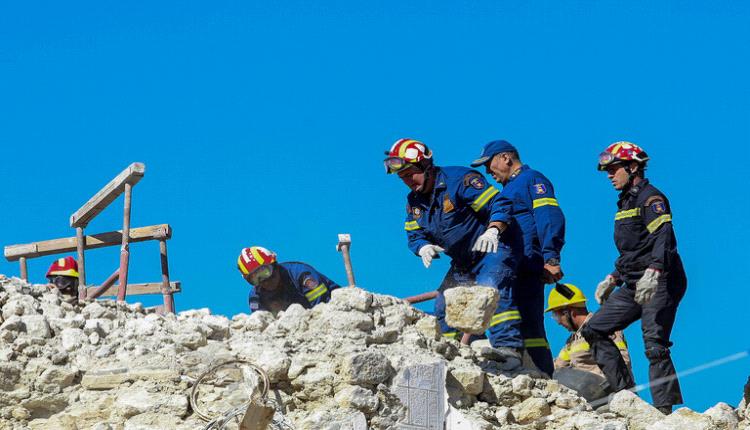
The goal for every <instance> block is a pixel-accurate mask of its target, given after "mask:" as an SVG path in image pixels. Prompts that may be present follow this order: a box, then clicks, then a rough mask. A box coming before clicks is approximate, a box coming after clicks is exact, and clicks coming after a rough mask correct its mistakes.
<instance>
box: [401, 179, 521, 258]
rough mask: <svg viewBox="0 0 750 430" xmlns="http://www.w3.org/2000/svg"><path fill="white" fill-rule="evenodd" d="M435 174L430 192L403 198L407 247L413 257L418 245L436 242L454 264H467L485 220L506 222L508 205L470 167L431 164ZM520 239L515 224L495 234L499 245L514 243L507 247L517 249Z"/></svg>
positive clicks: (410, 194) (472, 256)
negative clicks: (433, 165) (404, 202)
mask: <svg viewBox="0 0 750 430" xmlns="http://www.w3.org/2000/svg"><path fill="white" fill-rule="evenodd" d="M435 176H436V177H435V186H434V187H433V190H432V193H430V194H422V193H417V192H414V191H412V192H410V193H409V195H408V196H407V206H406V224H405V226H404V229H405V230H406V236H407V240H408V246H409V249H410V250H411V251H412V252H413V253H414V254H415V255H417V256H418V255H419V249H420V248H422V247H423V246H425V245H429V244H433V245H438V246H441V247H442V248H444V249H445V253H446V254H447V255H448V256H450V257H451V259H452V260H453V264H454V265H456V266H458V267H461V268H467V267H470V266H471V265H473V264H474V263H475V262H476V261H477V259H478V258H479V256H478V255H477V254H481V253H473V252H472V251H471V248H472V246H473V245H474V243H475V242H476V240H477V238H478V237H479V236H480V235H481V234H482V233H484V232H485V230H486V228H487V226H488V225H489V223H490V222H493V221H501V222H504V223H506V224H509V225H511V224H512V222H511V221H512V217H511V209H512V203H511V201H510V200H509V199H507V198H506V197H503V196H501V194H500V190H498V189H497V188H495V187H493V186H491V185H489V184H488V183H487V180H486V179H485V178H484V176H482V174H481V173H479V172H477V171H476V170H472V169H468V168H466V167H457V166H450V167H435ZM513 231H516V233H513ZM520 240H521V238H520V232H519V231H518V230H517V227H515V228H510V227H509V228H508V229H506V231H505V232H503V234H502V235H500V242H501V244H502V243H506V244H507V245H511V243H512V242H515V243H513V245H515V246H516V247H520V245H521V244H520ZM482 255H483V254H482Z"/></svg>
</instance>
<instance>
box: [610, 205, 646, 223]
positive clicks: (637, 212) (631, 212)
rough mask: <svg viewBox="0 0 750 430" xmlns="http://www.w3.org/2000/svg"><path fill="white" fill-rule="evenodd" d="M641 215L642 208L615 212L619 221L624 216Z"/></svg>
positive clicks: (616, 219)
mask: <svg viewBox="0 0 750 430" xmlns="http://www.w3.org/2000/svg"><path fill="white" fill-rule="evenodd" d="M640 215H641V208H635V209H628V210H626V211H620V212H617V213H616V214H615V221H619V220H621V219H624V218H633V217H636V216H640Z"/></svg>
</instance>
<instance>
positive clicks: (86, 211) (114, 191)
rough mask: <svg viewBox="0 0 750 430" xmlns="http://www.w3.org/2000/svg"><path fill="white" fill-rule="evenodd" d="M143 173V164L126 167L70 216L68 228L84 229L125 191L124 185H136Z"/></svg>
mask: <svg viewBox="0 0 750 430" xmlns="http://www.w3.org/2000/svg"><path fill="white" fill-rule="evenodd" d="M145 173H146V165H145V164H143V163H133V164H131V165H130V166H128V167H127V168H126V169H125V170H123V171H122V172H120V174H119V175H117V176H116V177H115V178H114V179H112V180H111V181H110V182H109V183H108V184H107V185H105V186H104V188H102V189H101V190H99V192H98V193H96V194H94V197H92V198H91V199H90V200H89V201H88V202H86V204H84V205H83V206H81V208H80V209H78V210H77V211H75V213H74V214H73V215H71V216H70V226H71V227H86V225H87V224H88V223H89V222H90V221H91V220H92V219H94V217H95V216H97V215H99V213H101V211H103V210H104V209H105V208H106V207H107V206H109V204H110V203H112V202H113V201H115V199H116V198H117V197H118V196H119V195H120V194H122V193H123V192H124V191H125V184H130V185H135V184H137V183H138V181H140V180H141V178H143V175H144V174H145Z"/></svg>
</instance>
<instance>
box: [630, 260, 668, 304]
mask: <svg viewBox="0 0 750 430" xmlns="http://www.w3.org/2000/svg"><path fill="white" fill-rule="evenodd" d="M660 274H661V272H660V271H658V270H656V269H646V271H645V272H643V276H641V279H639V280H638V282H636V283H635V298H634V299H635V302H636V303H638V304H639V305H645V304H646V303H648V302H650V301H651V299H652V298H654V294H656V288H657V287H658V286H659V275H660Z"/></svg>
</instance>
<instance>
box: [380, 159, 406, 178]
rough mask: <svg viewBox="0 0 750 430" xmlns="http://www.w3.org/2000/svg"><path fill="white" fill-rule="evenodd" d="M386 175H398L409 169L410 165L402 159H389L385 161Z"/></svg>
mask: <svg viewBox="0 0 750 430" xmlns="http://www.w3.org/2000/svg"><path fill="white" fill-rule="evenodd" d="M383 165H384V166H385V172H386V173H389V174H390V173H398V172H400V171H402V170H404V169H405V168H407V167H409V163H407V162H406V160H404V159H403V158H401V157H388V158H386V159H385V160H383Z"/></svg>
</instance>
